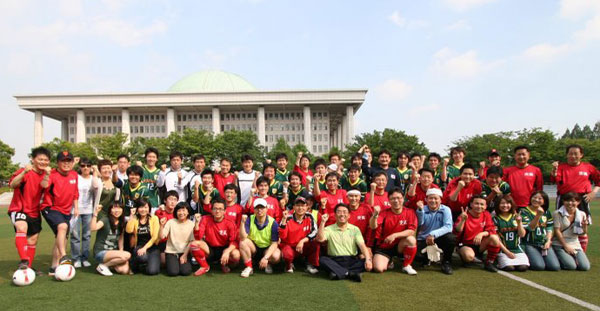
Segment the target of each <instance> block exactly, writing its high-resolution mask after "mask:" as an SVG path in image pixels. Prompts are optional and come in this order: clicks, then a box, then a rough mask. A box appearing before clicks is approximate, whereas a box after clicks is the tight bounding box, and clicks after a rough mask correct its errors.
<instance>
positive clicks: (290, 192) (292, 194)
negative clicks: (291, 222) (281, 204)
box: [285, 186, 308, 210]
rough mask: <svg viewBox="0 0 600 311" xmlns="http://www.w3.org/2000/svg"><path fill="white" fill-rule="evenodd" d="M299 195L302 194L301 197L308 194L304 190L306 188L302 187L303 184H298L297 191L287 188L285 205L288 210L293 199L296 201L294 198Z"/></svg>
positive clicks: (292, 204) (292, 203)
mask: <svg viewBox="0 0 600 311" xmlns="http://www.w3.org/2000/svg"><path fill="white" fill-rule="evenodd" d="M299 196H303V197H305V198H306V197H307V196H308V191H306V188H304V187H303V186H300V189H299V190H298V191H293V190H292V188H289V189H288V202H287V204H286V205H285V207H286V208H287V209H289V210H291V209H292V208H293V207H294V201H296V198H297V197H299Z"/></svg>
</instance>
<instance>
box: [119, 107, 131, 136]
mask: <svg viewBox="0 0 600 311" xmlns="http://www.w3.org/2000/svg"><path fill="white" fill-rule="evenodd" d="M121 133H123V134H125V135H127V140H126V141H125V144H127V145H129V143H130V142H131V127H130V126H129V109H125V108H123V109H121Z"/></svg>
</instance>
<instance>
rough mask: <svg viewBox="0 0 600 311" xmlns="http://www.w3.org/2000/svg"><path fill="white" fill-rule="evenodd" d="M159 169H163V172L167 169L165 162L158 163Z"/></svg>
mask: <svg viewBox="0 0 600 311" xmlns="http://www.w3.org/2000/svg"><path fill="white" fill-rule="evenodd" d="M160 170H161V171H163V172H164V171H166V170H167V165H166V164H161V165H160Z"/></svg>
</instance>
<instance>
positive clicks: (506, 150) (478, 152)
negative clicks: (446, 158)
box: [448, 132, 516, 167]
mask: <svg viewBox="0 0 600 311" xmlns="http://www.w3.org/2000/svg"><path fill="white" fill-rule="evenodd" d="M515 136H516V135H515V133H514V132H499V133H492V134H481V135H475V136H470V137H463V138H461V139H459V140H456V141H454V142H453V144H454V146H461V147H463V148H464V149H465V151H466V156H465V163H469V164H471V165H473V166H474V167H478V166H479V162H480V161H482V160H484V159H487V155H488V153H489V152H490V150H491V149H496V150H498V152H499V153H500V155H501V156H502V157H503V158H506V157H507V156H509V155H510V154H512V148H514V138H515ZM448 153H450V150H448Z"/></svg>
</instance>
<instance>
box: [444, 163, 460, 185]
mask: <svg viewBox="0 0 600 311" xmlns="http://www.w3.org/2000/svg"><path fill="white" fill-rule="evenodd" d="M461 167H462V165H461V166H457V165H456V164H452V165H450V166H448V167H446V174H447V175H448V182H450V180H452V179H454V178H456V177H458V176H460V168H461Z"/></svg>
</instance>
